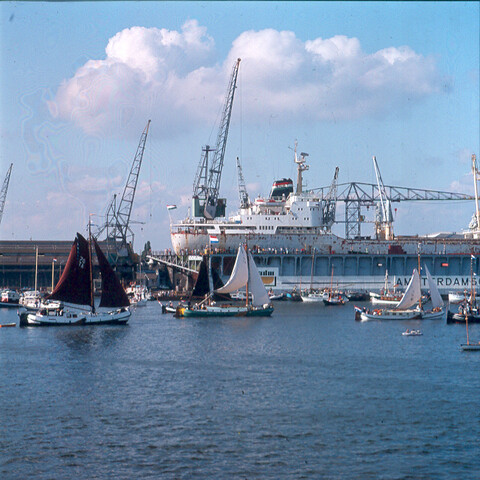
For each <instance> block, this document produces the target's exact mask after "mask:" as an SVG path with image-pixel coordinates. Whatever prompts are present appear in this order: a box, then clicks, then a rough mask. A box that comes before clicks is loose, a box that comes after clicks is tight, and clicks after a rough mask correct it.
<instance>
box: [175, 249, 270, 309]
mask: <svg viewBox="0 0 480 480" xmlns="http://www.w3.org/2000/svg"><path fill="white" fill-rule="evenodd" d="M244 287H246V304H245V305H232V304H229V305H226V304H223V305H222V304H217V303H215V302H212V301H211V298H212V295H207V296H206V298H205V300H203V301H202V302H200V303H198V304H196V305H193V306H187V307H184V306H179V307H178V308H177V315H179V316H182V317H216V316H229V317H231V316H247V317H250V316H269V315H271V314H272V313H273V306H272V305H271V303H270V298H269V296H268V293H267V289H266V288H265V285H264V284H263V282H262V278H261V277H260V274H259V273H258V270H257V267H256V265H255V261H254V260H253V257H252V254H251V253H250V251H247V250H246V248H245V247H244V246H243V245H240V247H239V248H238V252H237V258H236V259H235V265H234V266H233V270H232V274H231V275H230V278H229V279H228V281H227V283H226V284H225V285H224V286H222V287H220V288H216V289H215V290H214V293H216V294H222V295H223V294H230V293H233V292H236V291H238V290H239V289H241V288H244ZM250 295H251V297H252V300H251V303H250Z"/></svg>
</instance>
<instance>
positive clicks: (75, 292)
mask: <svg viewBox="0 0 480 480" xmlns="http://www.w3.org/2000/svg"><path fill="white" fill-rule="evenodd" d="M47 298H48V299H51V300H59V301H62V302H67V303H74V304H77V305H90V302H91V284H90V260H89V254H88V242H87V240H85V238H83V237H82V235H80V234H79V233H77V238H75V241H74V242H73V245H72V249H71V250H70V255H69V256H68V260H67V264H66V265H65V269H64V270H63V274H62V276H61V277H60V280H59V281H58V283H57V285H56V286H55V288H54V290H53V292H52V293H51V294H50V295H49V296H48V297H47Z"/></svg>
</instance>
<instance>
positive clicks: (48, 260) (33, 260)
mask: <svg viewBox="0 0 480 480" xmlns="http://www.w3.org/2000/svg"><path fill="white" fill-rule="evenodd" d="M99 244H100V247H101V248H102V250H103V252H104V253H105V255H106V256H107V258H109V261H111V258H112V252H113V248H112V247H113V246H112V244H111V243H110V244H109V243H108V242H99ZM71 248H72V241H71V240H1V241H0V287H1V288H6V287H9V288H15V289H22V288H32V289H33V288H34V286H35V284H36V285H37V287H38V288H39V289H50V288H51V286H52V283H53V284H56V283H57V282H58V280H59V278H60V276H61V273H62V271H63V269H64V268H65V265H66V263H67V259H68V255H69V254H70V250H71ZM137 263H138V261H137ZM93 264H94V277H95V278H98V271H99V270H98V264H97V261H96V257H95V256H94V258H93ZM117 271H118V273H119V275H120V277H121V280H122V281H123V282H124V283H125V282H130V281H132V279H134V278H135V258H128V257H126V258H124V259H122V261H121V263H120V262H119V265H118V268H117ZM35 272H36V274H35ZM35 276H36V277H37V278H36V281H35Z"/></svg>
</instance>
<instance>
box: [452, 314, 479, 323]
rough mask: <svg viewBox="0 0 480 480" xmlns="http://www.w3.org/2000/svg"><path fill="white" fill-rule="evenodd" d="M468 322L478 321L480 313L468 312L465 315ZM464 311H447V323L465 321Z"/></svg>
mask: <svg viewBox="0 0 480 480" xmlns="http://www.w3.org/2000/svg"><path fill="white" fill-rule="evenodd" d="M467 319H468V323H480V314H473V313H469V314H468V315H467ZM467 319H466V318H465V314H464V313H452V312H450V311H449V312H448V313H447V323H465V322H466V320H467Z"/></svg>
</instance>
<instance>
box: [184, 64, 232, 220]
mask: <svg viewBox="0 0 480 480" xmlns="http://www.w3.org/2000/svg"><path fill="white" fill-rule="evenodd" d="M240 61H241V60H240V58H238V59H237V61H236V62H235V64H234V66H233V71H232V75H231V77H230V82H229V84H228V89H227V95H226V99H225V104H224V107H223V112H222V117H221V121H220V126H219V130H218V136H217V142H216V144H215V148H214V149H212V148H210V147H209V146H207V147H205V148H204V149H203V153H202V158H201V160H200V164H199V167H198V169H197V174H196V177H195V183H194V186H193V215H194V216H195V217H205V218H206V219H209V220H213V219H214V218H216V217H220V216H225V207H226V202H225V199H221V198H219V190H220V180H221V177H222V169H223V162H224V158H225V148H226V145H227V137H228V129H229V127H230V118H231V115H232V106H233V98H234V96H235V89H236V85H237V77H238V69H239V66H240ZM210 152H213V158H212V160H211V162H210V164H209V153H210Z"/></svg>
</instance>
